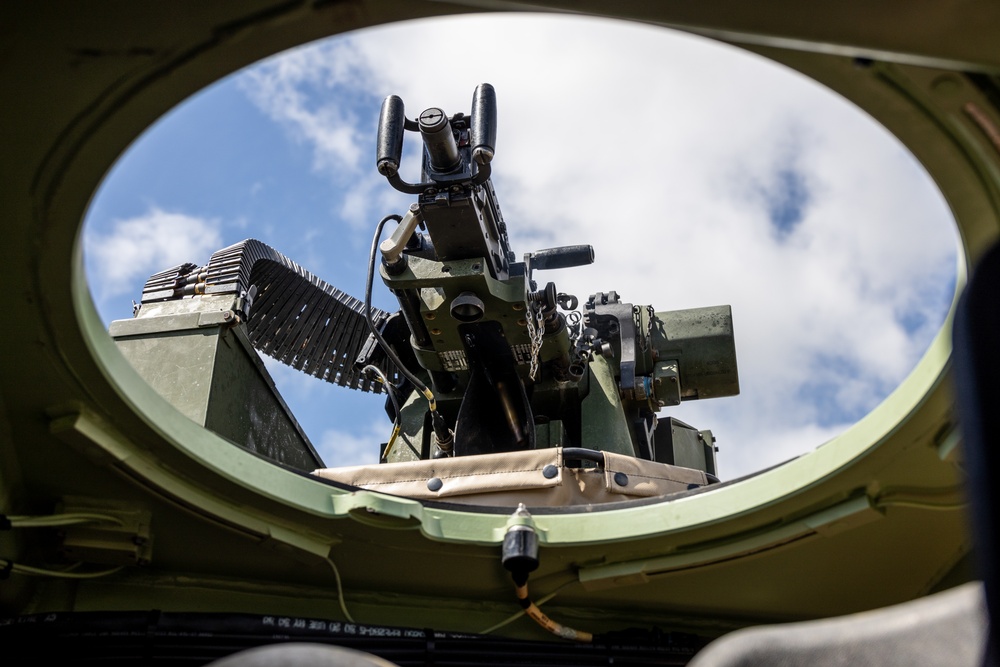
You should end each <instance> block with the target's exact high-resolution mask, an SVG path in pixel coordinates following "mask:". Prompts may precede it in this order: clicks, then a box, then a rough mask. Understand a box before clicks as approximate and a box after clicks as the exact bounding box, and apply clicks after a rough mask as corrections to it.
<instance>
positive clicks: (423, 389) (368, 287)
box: [365, 213, 452, 450]
mask: <svg viewBox="0 0 1000 667" xmlns="http://www.w3.org/2000/svg"><path fill="white" fill-rule="evenodd" d="M390 220H395V221H396V222H402V221H403V218H402V217H401V216H399V215H396V214H395V213H391V214H389V215H387V216H385V217H384V218H382V219H381V220H379V222H378V225H377V226H376V227H375V236H374V237H373V238H372V248H371V252H370V253H369V256H368V280H367V281H366V283H365V320H366V321H367V322H368V328H369V329H370V330H371V332H372V335H373V336H375V340H377V341H378V344H379V345H381V346H382V349H383V350H385V354H386V356H387V357H389V360H390V361H392V363H394V364H395V365H396V368H398V369H399V372H400V373H402V374H403V376H404V377H405V378H406V379H407V380H409V381H410V382H412V383H413V386H414V388H415V389H416V390H417V391H419V392H420V393H421V394H423V397H424V398H426V399H427V405H428V408H429V409H430V413H431V427H432V428H433V429H434V435H435V437H436V438H437V440H438V445H439V446H440V447H441V448H442V450H444V449H446V448H447V449H450V443H451V440H452V436H451V433H449V431H448V425H447V424H446V423H445V421H444V417H442V416H441V413H440V412H438V409H437V399H436V398H435V397H434V392H432V391H431V390H430V389H429V388H428V387H427V385H426V384H424V383H423V382H421V381H420V379H419V378H418V377H417V376H416V375H414V374H413V373H411V372H410V371H409V369H408V368H407V367H406V365H405V364H404V363H403V362H402V361H401V360H400V358H399V356H397V355H396V352H395V351H394V350H393V349H392V348H391V347H389V344H388V343H387V342H386V341H385V339H384V338H382V334H380V333H379V332H378V329H377V328H376V327H375V322H374V320H373V319H372V284H373V283H374V282H375V257H376V253H377V252H378V241H379V239H380V238H382V230H383V229H384V228H385V223H387V222H389V221H390Z"/></svg>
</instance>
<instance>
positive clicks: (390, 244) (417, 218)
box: [378, 203, 424, 275]
mask: <svg viewBox="0 0 1000 667" xmlns="http://www.w3.org/2000/svg"><path fill="white" fill-rule="evenodd" d="M423 219H424V218H423V214H422V213H421V212H420V205H419V204H416V203H414V204H410V210H408V211H407V212H406V215H404V216H403V219H402V220H401V221H400V223H399V224H398V225H396V229H395V231H393V233H392V236H390V237H389V238H387V239H386V240H384V241H382V243H380V244H379V246H378V249H379V251H380V252H381V253H382V264H383V265H384V266H385V270H386V271H387V272H388V273H389V274H390V275H399V274H400V273H402V271H403V269H405V268H406V256H405V255H403V250H404V249H405V248H406V247H407V243H409V241H410V237H412V236H413V232H415V231H416V230H417V227H418V226H419V225H420V223H421V222H423Z"/></svg>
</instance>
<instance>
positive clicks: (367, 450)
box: [316, 421, 392, 468]
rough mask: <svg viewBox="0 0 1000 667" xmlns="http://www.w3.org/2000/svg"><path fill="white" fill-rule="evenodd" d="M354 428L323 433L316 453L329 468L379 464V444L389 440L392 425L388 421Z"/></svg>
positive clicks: (334, 429) (355, 425) (329, 430)
mask: <svg viewBox="0 0 1000 667" xmlns="http://www.w3.org/2000/svg"><path fill="white" fill-rule="evenodd" d="M353 426H354V427H353V428H351V429H336V428H331V429H327V430H325V431H323V434H322V435H321V436H320V439H319V444H318V445H317V446H316V451H317V452H319V455H320V457H321V458H322V459H323V461H324V462H325V463H326V465H327V467H330V468H333V467H338V466H354V465H366V464H371V463H377V462H378V455H379V443H382V442H386V441H387V440H388V439H389V435H390V434H391V432H392V425H391V424H390V423H389V422H388V421H384V422H382V421H380V422H377V423H370V424H354V425H353Z"/></svg>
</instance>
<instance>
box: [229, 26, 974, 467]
mask: <svg viewBox="0 0 1000 667" xmlns="http://www.w3.org/2000/svg"><path fill="white" fill-rule="evenodd" d="M477 35H489V39H488V40H486V41H485V42H484V43H485V44H486V46H484V47H482V48H479V49H476V50H475V54H474V56H470V55H469V54H468V53H466V52H464V51H461V50H460V49H456V44H462V43H463V39H472V36H477ZM387 44H388V45H419V48H386V45H387ZM246 77H247V78H246V79H245V81H244V84H243V85H244V86H245V89H246V90H247V91H248V93H249V94H250V96H251V99H253V100H254V101H255V102H256V103H257V104H258V105H259V106H261V107H262V108H263V109H264V110H265V111H266V112H267V113H269V114H270V115H271V117H272V118H274V119H276V120H278V121H279V122H282V123H284V124H285V125H286V126H288V127H290V128H293V131H294V132H295V133H296V136H297V137H298V138H299V139H301V140H302V141H306V142H308V144H309V145H310V146H311V147H312V149H313V151H314V155H315V156H316V157H315V164H316V165H317V167H318V168H323V169H329V170H330V173H332V174H339V175H340V177H342V178H344V179H346V180H345V183H347V182H349V183H350V184H351V185H350V192H349V193H348V194H347V196H346V197H345V198H344V200H343V201H342V202H341V203H340V207H341V208H340V213H341V214H342V215H343V216H344V218H345V219H346V221H347V222H348V224H351V225H352V226H356V227H359V226H361V225H363V224H364V221H367V220H374V219H377V217H380V216H381V215H382V214H384V213H388V212H400V210H401V208H402V207H401V206H399V204H395V206H396V208H395V209H389V210H385V207H387V205H388V204H390V203H393V202H397V201H398V198H397V199H392V198H391V197H393V196H394V195H393V194H392V191H391V189H390V188H389V187H388V185H386V184H384V183H381V189H379V183H380V181H379V179H378V178H377V177H376V176H374V164H373V163H374V127H373V126H372V123H371V120H372V118H374V117H375V115H376V114H377V112H378V108H377V107H378V102H379V101H380V100H381V99H382V98H383V97H384V96H385V95H388V94H398V95H400V96H401V97H402V98H403V100H404V102H405V103H406V109H407V114H408V116H410V117H414V116H415V115H416V114H417V113H418V112H419V110H420V109H422V108H425V107H428V106H441V107H443V108H444V109H445V110H446V111H447V112H448V113H455V112H457V111H467V110H468V106H469V101H470V98H471V93H472V89H473V87H474V86H475V85H476V84H478V83H480V82H483V81H488V82H490V83H492V84H493V85H494V86H495V87H496V89H497V95H498V101H499V112H500V113H499V133H498V144H497V157H496V160H495V161H494V163H493V164H494V174H495V177H494V181H495V184H496V187H497V191H498V195H499V198H500V203H501V206H502V209H503V212H504V216H505V219H506V221H507V223H508V226H509V228H510V229H511V234H512V242H513V245H514V248H515V249H516V250H517V251H518V252H519V253H520V252H525V251H529V250H534V249H536V248H537V247H545V246H551V245H560V244H575V243H591V244H593V245H594V246H595V248H596V254H597V263H596V264H595V265H594V266H593V267H590V268H589V269H586V270H583V269H578V270H574V271H570V272H554V273H552V274H550V276H551V277H548V276H547V277H546V279H551V280H554V281H556V282H557V284H558V285H559V287H560V289H562V290H564V291H573V292H575V293H576V294H578V295H579V296H580V297H581V299H585V298H586V296H587V295H588V294H590V293H592V292H596V291H605V290H609V289H615V290H617V291H618V292H619V293H620V294H621V295H622V297H623V299H624V300H626V301H631V302H633V303H651V304H653V305H654V306H655V307H656V308H657V309H658V310H671V309H677V308H688V307H697V306H705V305H715V304H721V303H729V304H732V305H733V310H734V319H735V329H736V336H737V350H738V354H739V363H740V370H741V385H742V388H743V395H742V396H740V397H739V398H736V399H719V400H716V401H709V402H706V403H704V404H702V405H697V406H684V407H683V408H682V409H681V410H679V411H678V414H679V415H688V414H690V415H693V416H692V417H691V418H689V420H690V421H691V422H692V423H693V424H694V425H695V426H698V427H699V428H712V429H713V430H715V432H716V434H717V435H718V436H719V437H720V444H722V445H723V453H722V454H721V459H720V461H721V464H720V466H721V468H722V469H723V470H725V471H729V472H727V474H743V473H745V472H748V471H749V469H751V468H752V467H759V466H760V465H764V464H768V463H775V462H778V461H780V460H783V459H785V458H788V457H789V456H792V455H794V454H796V453H801V452H802V451H806V450H807V449H811V448H812V447H814V446H816V445H818V444H819V443H820V442H822V441H823V440H825V439H827V438H829V437H830V436H832V435H833V434H834V433H835V432H837V431H838V430H839V429H842V428H843V427H845V426H846V425H847V423H848V422H847V421H845V419H846V417H847V416H848V415H855V414H857V413H858V412H859V411H860V412H863V411H865V410H867V409H870V408H871V407H873V406H874V404H875V403H877V401H878V400H880V398H881V397H882V396H884V395H885V394H886V393H887V391H888V390H890V389H891V388H892V387H893V386H894V385H895V384H896V383H898V382H899V381H900V380H901V379H902V377H903V376H904V375H905V374H906V373H907V372H908V370H909V369H910V368H911V367H912V366H913V364H914V363H915V361H916V360H917V359H918V358H919V356H920V355H921V353H922V352H923V349H924V348H925V347H926V345H927V344H928V342H929V341H930V338H931V336H932V335H933V333H934V330H935V329H936V328H937V326H938V324H939V323H940V321H941V318H942V315H943V311H942V310H941V308H942V306H943V305H944V303H945V302H946V299H945V297H944V296H943V293H942V290H943V289H944V288H943V286H946V285H947V284H948V282H949V281H950V280H951V279H952V278H953V276H954V267H955V261H954V248H955V235H954V231H953V229H952V228H951V224H950V217H949V215H948V213H947V209H946V207H945V205H944V203H943V201H942V200H941V198H940V196H939V195H938V194H937V193H936V191H935V190H934V188H933V186H932V185H931V183H930V181H929V179H928V178H927V176H926V175H925V174H924V172H923V171H922V169H921V168H920V167H919V166H918V165H916V164H915V162H914V161H913V160H912V158H911V157H910V156H909V155H908V154H907V153H906V151H905V150H904V149H902V148H901V147H900V146H899V144H898V143H897V142H896V141H895V140H894V139H892V138H891V137H889V136H888V135H887V134H886V133H885V132H884V131H883V130H882V129H881V128H880V127H879V126H877V125H876V124H875V123H874V122H872V121H871V120H870V119H868V118H867V117H866V116H865V115H864V114H863V113H861V112H859V111H857V110H856V109H854V108H853V107H851V106H850V105H848V104H847V103H846V102H844V101H843V100H841V99H840V98H839V97H837V96H836V95H833V94H831V93H829V92H828V91H826V90H824V89H823V88H822V87H821V86H819V85H817V84H815V83H813V82H810V81H808V80H807V79H805V78H804V77H802V76H800V75H798V74H796V73H794V72H791V71H789V70H786V69H784V68H782V67H780V66H776V65H774V64H772V63H768V62H767V61H764V60H763V59H761V58H758V57H756V56H751V55H747V54H743V53H740V52H738V50H736V49H734V48H732V47H727V46H723V45H717V44H712V43H709V42H706V41H704V40H701V39H698V38H694V37H690V36H684V35H678V34H668V33H667V32H666V31H663V30H660V29H657V28H653V27H649V26H641V25H628V24H615V23H609V22H605V21H598V20H593V19H581V18H569V17H551V16H532V17H530V18H527V19H525V18H524V17H517V16H489V17H459V18H451V19H439V20H435V21H416V22H408V23H402V24H394V25H390V26H385V27H381V28H378V29H375V30H371V31H367V32H365V33H359V34H356V35H352V36H348V37H346V38H342V39H341V40H338V41H334V42H327V43H325V44H321V45H317V46H313V47H307V48H304V49H299V50H297V51H294V52H292V53H291V54H288V55H286V56H283V57H282V58H281V59H278V60H276V61H274V62H272V63H268V64H266V65H263V66H261V67H259V68H256V69H255V70H251V71H250V72H249V73H248V74H247V75H246ZM359 95H360V99H362V100H365V99H371V100H374V101H373V102H372V105H373V108H372V109H371V110H370V113H369V114H368V115H367V116H366V115H364V114H363V113H361V112H359V111H358V110H357V109H356V108H355V106H352V105H356V104H357V101H358V99H359ZM414 137H415V135H412V134H410V133H408V134H407V143H408V146H409V148H410V149H411V150H412V149H413V148H414V146H415V144H416V143H418V141H417V140H415V139H414ZM366 156H367V157H366ZM412 157H413V156H412V155H411V159H410V163H409V167H410V169H411V170H412V169H413V167H414V160H413V159H412ZM787 173H793V174H794V176H795V177H796V178H797V179H798V181H797V182H799V183H801V184H802V185H803V187H804V188H805V196H804V199H803V200H802V201H801V202H799V203H800V204H801V210H799V214H800V215H799V219H798V221H797V223H796V224H795V225H794V227H792V228H791V229H790V230H787V231H786V232H783V233H781V234H778V233H776V228H775V226H774V224H773V222H772V220H771V219H770V214H771V212H772V211H771V208H772V204H773V201H772V200H773V198H774V197H776V196H780V195H781V186H782V178H783V177H784V175H785V174H787ZM415 178H416V176H415V175H412V176H410V180H415ZM765 193H768V194H767V195H766V196H765ZM931 301H934V302H936V305H935V306H934V307H933V309H932V308H930V307H929V306H928V303H930V302H931ZM921 318H923V319H924V320H927V321H929V322H930V323H931V324H925V325H923V326H919V325H918V326H914V325H912V324H910V325H908V324H907V322H908V321H909V322H913V321H915V322H919V321H921ZM681 418H685V419H688V418H686V417H683V416H682V417H681ZM695 418H696V419H697V421H695ZM748 466H750V467H751V468H748Z"/></svg>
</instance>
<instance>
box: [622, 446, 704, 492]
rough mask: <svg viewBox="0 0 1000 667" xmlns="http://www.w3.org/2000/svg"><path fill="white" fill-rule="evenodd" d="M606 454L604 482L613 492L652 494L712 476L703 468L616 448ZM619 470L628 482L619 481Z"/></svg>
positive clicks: (699, 482)
mask: <svg viewBox="0 0 1000 667" xmlns="http://www.w3.org/2000/svg"><path fill="white" fill-rule="evenodd" d="M603 454H604V483H605V485H606V488H607V490H608V492H609V493H613V494H618V495H625V496H631V497H633V498H649V497H650V496H662V495H664V494H666V493H677V492H678V491H686V490H688V489H690V488H693V487H698V486H705V485H706V484H708V477H707V476H706V475H705V473H704V472H702V471H701V470H694V469H693V468H681V467H679V466H672V465H667V464H666V463H657V462H656V461H646V460H644V459H637V458H634V457H632V456H623V455H622V454H615V453H614V452H603ZM619 473H622V474H624V475H625V476H626V477H627V480H624V481H626V484H624V485H622V484H619V483H618V481H617V480H616V479H615V477H616V475H618V474H619ZM619 500H620V498H619Z"/></svg>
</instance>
